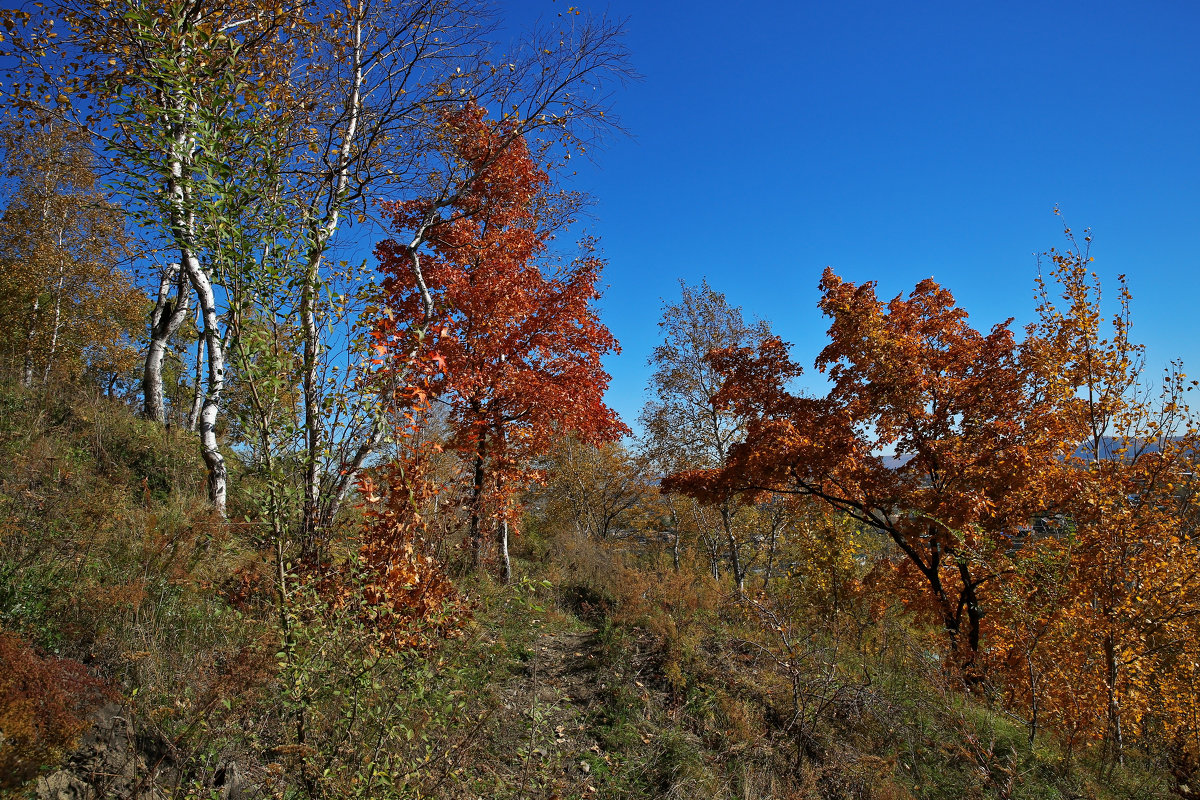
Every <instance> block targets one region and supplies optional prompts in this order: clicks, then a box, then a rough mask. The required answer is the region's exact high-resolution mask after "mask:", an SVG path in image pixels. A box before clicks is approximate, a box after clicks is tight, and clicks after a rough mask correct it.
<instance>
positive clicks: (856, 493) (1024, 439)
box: [666, 270, 1075, 667]
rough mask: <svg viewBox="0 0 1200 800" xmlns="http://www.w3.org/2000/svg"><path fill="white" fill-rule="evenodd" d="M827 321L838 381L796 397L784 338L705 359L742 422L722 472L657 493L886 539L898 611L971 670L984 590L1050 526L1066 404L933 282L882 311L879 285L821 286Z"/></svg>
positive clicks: (1010, 339)
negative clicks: (786, 514) (899, 558)
mask: <svg viewBox="0 0 1200 800" xmlns="http://www.w3.org/2000/svg"><path fill="white" fill-rule="evenodd" d="M821 289H822V292H823V297H822V299H821V302H820V306H821V309H822V310H823V311H824V312H825V313H826V315H828V316H829V317H830V318H831V319H832V324H831V326H830V328H829V336H830V343H829V344H828V345H827V346H826V347H825V349H824V350H823V351H822V352H821V354H820V356H819V357H818V359H817V366H818V368H819V369H821V370H822V371H827V372H828V373H829V376H830V378H831V380H832V382H833V387H832V389H831V390H830V392H829V394H828V395H827V396H826V397H823V398H812V397H804V396H798V395H795V394H793V393H791V392H790V391H788V389H787V382H788V381H789V380H790V379H791V378H792V377H794V376H796V375H798V374H799V373H800V368H799V366H798V365H796V364H795V363H794V362H793V361H792V360H791V359H790V357H789V356H788V353H787V346H786V345H785V344H784V343H783V342H782V341H780V340H779V339H778V338H773V339H769V340H766V341H764V342H763V343H762V344H761V345H760V346H759V347H757V348H754V349H750V348H739V349H727V350H724V351H719V352H717V353H714V354H713V360H714V363H715V364H716V365H717V366H718V368H719V369H720V370H721V371H722V372H724V373H725V375H726V381H725V384H724V387H723V389H722V393H721V398H720V399H721V401H722V402H724V403H727V404H729V405H730V406H731V407H733V408H734V409H735V410H737V411H738V412H739V413H741V414H744V415H745V416H746V417H747V418H748V419H749V420H750V421H749V423H748V424H747V434H746V439H745V441H744V442H742V443H740V444H737V445H734V446H733V447H731V448H730V452H729V456H728V458H727V459H726V462H725V464H724V465H723V466H722V467H721V468H719V469H711V470H699V471H691V472H683V473H680V474H677V475H674V476H672V477H671V478H669V479H668V481H667V482H666V485H667V486H668V487H669V488H673V489H678V490H681V491H684V492H688V493H691V494H693V495H695V496H698V497H702V498H718V497H720V496H721V494H722V493H723V492H726V491H729V490H730V489H736V490H740V491H743V492H750V493H755V492H760V493H761V492H776V493H783V494H797V495H807V496H810V497H813V498H817V499H819V500H822V501H824V502H826V503H828V504H829V505H831V506H833V507H834V508H837V509H839V510H841V511H843V512H845V513H847V514H848V515H850V516H851V517H852V518H854V519H855V520H857V521H858V522H859V523H861V524H863V525H865V526H867V527H869V528H871V529H874V530H876V531H878V532H880V533H882V534H884V535H886V536H887V537H889V538H890V539H891V540H892V541H893V542H894V543H895V544H896V546H897V547H898V548H899V549H900V551H901V552H902V553H903V554H904V560H903V562H901V563H900V564H899V565H898V567H897V569H898V571H899V572H900V577H901V579H902V580H901V585H903V586H907V587H918V588H919V591H917V592H913V593H912V594H911V596H910V597H908V598H907V599H908V600H909V601H911V602H912V603H913V604H914V605H915V606H916V607H917V608H919V609H920V610H921V611H923V612H926V613H929V614H931V615H932V616H933V617H934V618H935V619H936V620H937V621H938V622H939V623H940V624H941V625H942V626H943V627H944V628H945V630H946V631H947V633H948V634H949V637H950V640H951V643H952V645H953V647H954V649H955V651H956V652H957V654H958V655H959V657H960V658H961V660H962V663H963V664H964V666H971V667H973V665H974V663H975V661H976V656H977V654H978V651H979V648H980V636H981V627H982V621H983V617H984V612H985V606H984V602H983V600H982V597H981V589H982V587H984V586H985V584H987V583H988V582H990V581H992V580H994V579H995V578H996V577H997V576H999V575H1000V574H1002V573H1003V572H1004V571H1005V570H1006V569H1007V564H1008V561H1009V557H1008V555H1007V553H1008V552H1009V551H1010V550H1011V549H1012V548H1013V547H1014V545H1015V544H1016V543H1017V542H1018V541H1019V540H1020V538H1021V537H1022V532H1024V531H1027V530H1028V529H1029V525H1030V521H1031V520H1033V519H1035V518H1037V517H1039V516H1043V515H1045V514H1047V513H1048V512H1049V509H1048V508H1047V504H1046V502H1045V498H1046V497H1047V496H1049V494H1048V493H1047V491H1046V490H1047V487H1048V486H1049V485H1050V484H1051V483H1053V482H1054V481H1056V480H1058V479H1059V476H1060V473H1061V470H1060V469H1059V465H1060V464H1061V462H1062V459H1063V458H1064V457H1065V456H1066V455H1069V454H1070V452H1071V451H1072V450H1073V449H1074V446H1075V445H1074V444H1073V443H1071V442H1070V440H1071V436H1070V435H1069V431H1068V430H1067V429H1066V427H1065V423H1062V422H1059V421H1057V420H1059V419H1060V415H1059V414H1058V413H1057V406H1058V405H1059V404H1060V401H1061V399H1062V398H1061V397H1058V396H1047V395H1046V394H1045V393H1043V392H1039V391H1038V390H1037V387H1036V386H1033V385H1031V384H1030V383H1029V382H1028V381H1027V380H1026V377H1027V371H1026V370H1025V369H1024V368H1023V366H1022V353H1023V349H1022V347H1021V346H1020V345H1019V344H1018V343H1017V341H1016V337H1015V336H1014V335H1013V333H1012V331H1011V329H1010V327H1009V323H1007V322H1006V323H1002V324H999V325H997V326H995V327H994V328H992V330H991V331H989V332H987V333H981V332H979V331H977V330H976V329H974V328H972V327H971V326H970V325H969V324H968V322H967V315H966V312H965V311H963V310H962V309H961V308H958V307H957V306H956V305H955V303H954V299H953V297H952V296H951V294H950V293H949V292H948V291H946V290H945V289H943V288H942V287H940V286H938V285H937V284H936V283H934V282H933V281H932V280H925V281H922V282H921V283H920V284H918V285H917V287H916V289H915V290H914V291H913V292H912V293H911V294H910V295H909V296H908V297H907V298H904V297H896V298H895V299H893V300H891V301H890V302H886V303H885V302H883V301H881V300H879V299H878V298H877V297H876V296H875V288H874V284H872V283H867V284H863V285H861V286H855V285H854V284H851V283H847V282H844V281H843V280H841V279H840V278H839V277H838V276H837V275H835V274H834V273H833V272H832V270H826V272H825V274H824V276H823V277H822V279H821Z"/></svg>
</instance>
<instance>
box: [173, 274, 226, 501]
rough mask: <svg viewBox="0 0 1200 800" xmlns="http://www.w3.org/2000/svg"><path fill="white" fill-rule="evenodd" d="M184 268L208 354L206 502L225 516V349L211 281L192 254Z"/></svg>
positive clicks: (203, 426) (203, 431) (203, 439)
mask: <svg viewBox="0 0 1200 800" xmlns="http://www.w3.org/2000/svg"><path fill="white" fill-rule="evenodd" d="M184 266H185V268H186V269H187V276H188V280H189V281H191V284H192V288H193V289H195V290H196V295H197V297H198V298H199V302H200V312H201V313H202V314H203V317H204V345H205V350H206V352H207V355H208V390H207V391H206V392H205V394H204V404H203V405H202V406H201V408H200V423H199V426H198V427H199V431H200V448H201V453H202V455H203V456H204V464H205V466H207V467H208V499H209V500H211V501H212V504H213V506H215V507H216V509H217V513H218V514H220V515H221V517H222V518H224V517H225V500H226V495H227V493H228V483H229V475H228V472H227V471H226V469H225V456H223V455H221V449H220V447H219V443H218V442H217V414H218V413H219V412H220V409H221V393H222V392H223V391H224V389H225V350H224V347H223V346H222V343H221V332H220V320H219V319H218V318H217V302H216V297H215V296H214V294H213V285H212V281H211V280H209V277H208V274H207V273H206V272H204V270H203V268H202V267H201V266H200V262H199V260H197V259H196V257H195V255H193V254H191V253H186V254H185V257H184Z"/></svg>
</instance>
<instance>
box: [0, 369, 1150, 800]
mask: <svg viewBox="0 0 1200 800" xmlns="http://www.w3.org/2000/svg"><path fill="white" fill-rule="evenodd" d="M231 462H233V463H234V464H235V466H236V456H235V454H231ZM203 480H204V476H203V473H202V468H201V465H200V463H199V459H198V458H197V454H196V452H195V447H194V443H193V442H192V441H191V440H190V439H189V438H187V436H186V435H184V434H175V433H171V432H167V431H163V430H162V429H161V428H159V427H158V426H156V425H152V424H149V423H146V422H144V421H142V420H139V419H137V418H136V417H135V416H134V415H132V414H131V413H129V411H128V410H127V409H125V408H124V407H122V406H120V405H119V404H116V403H111V402H110V401H107V400H104V399H102V398H97V397H91V396H86V395H83V396H61V397H60V396H50V395H45V394H38V393H33V392H26V391H24V390H20V389H16V388H13V387H11V386H5V387H0V629H3V632H5V633H6V634H8V635H12V636H15V637H19V639H20V641H21V642H23V643H24V645H23V646H24V647H27V648H30V650H31V651H34V652H36V653H38V654H40V655H39V656H38V658H43V659H50V658H52V657H53V658H62V659H70V660H73V661H74V662H78V663H80V664H82V665H84V666H85V667H86V669H87V671H88V672H89V673H90V674H91V675H93V676H95V677H96V678H98V679H99V680H100V681H102V682H103V684H104V685H105V686H106V687H108V689H109V691H110V692H111V696H112V697H115V698H116V699H117V700H118V701H119V703H120V704H121V707H122V708H123V709H124V710H125V712H126V713H128V714H129V715H130V717H131V718H132V719H134V720H135V725H136V728H137V730H138V732H139V736H140V737H141V738H142V739H143V740H146V741H157V742H160V743H165V745H164V747H165V749H166V750H168V751H169V752H170V759H169V764H168V766H169V769H164V770H162V771H161V774H160V775H159V777H158V779H157V780H158V781H160V784H161V785H163V786H169V791H171V792H173V793H174V796H176V797H195V798H200V797H209V796H211V794H212V793H213V792H214V791H217V792H218V793H219V791H220V787H219V786H218V785H217V784H218V781H219V780H223V779H224V778H223V777H222V776H227V775H228V774H230V771H231V767H230V765H231V764H232V765H236V766H237V771H238V773H239V774H240V775H241V776H242V778H243V780H244V784H245V785H246V786H248V787H251V789H248V790H247V791H251V794H250V796H261V797H279V798H284V797H303V796H306V795H309V794H312V795H313V796H318V797H372V798H417V797H423V798H448V799H449V798H468V797H469V798H477V797H489V798H492V797H494V798H513V799H514V800H515V798H544V799H545V800H551V798H559V799H560V800H561V799H563V798H579V799H580V800H583V799H584V798H596V797H599V798H614V799H619V798H630V799H631V800H632V799H633V798H647V799H648V798H694V797H703V798H729V800H733V798H739V800H755V799H758V798H762V799H763V800H765V799H766V798H862V800H867V799H868V798H877V799H878V800H901V799H905V800H912V799H913V798H922V800H925V799H928V800H943V799H944V800H972V799H973V798H1014V799H1015V798H1028V799H1029V800H1033V799H1034V798H1039V799H1041V798H1045V800H1050V799H1051V798H1056V799H1058V798H1061V799H1062V800H1067V799H1068V798H1100V799H1101V800H1116V799H1117V798H1167V797H1170V796H1171V794H1170V792H1169V789H1168V782H1167V780H1166V778H1165V776H1164V774H1163V770H1162V769H1161V768H1160V767H1158V766H1157V763H1156V761H1155V757H1154V755H1153V754H1148V753H1136V752H1135V753H1131V754H1130V758H1129V759H1128V760H1127V763H1126V765H1125V766H1123V767H1118V768H1114V767H1112V766H1111V765H1104V764H1101V763H1100V762H1099V761H1097V760H1096V759H1095V757H1094V754H1093V753H1091V752H1090V751H1083V752H1076V753H1075V754H1073V755H1072V754H1068V752H1067V751H1066V750H1065V749H1064V748H1063V747H1062V746H1061V744H1059V743H1057V742H1056V741H1054V740H1053V739H1051V738H1049V737H1047V736H1041V737H1039V739H1038V740H1037V741H1036V742H1035V743H1033V744H1032V745H1031V744H1030V742H1029V740H1028V735H1027V731H1026V729H1025V727H1024V726H1023V724H1022V723H1021V722H1020V721H1019V720H1015V719H1013V718H1011V717H1008V716H1006V715H1005V714H1004V713H1003V712H1002V711H1001V710H1000V709H998V708H994V707H990V706H989V705H988V704H987V703H986V702H983V701H981V700H979V699H976V698H973V697H971V696H969V695H967V694H965V693H963V692H962V691H961V690H960V689H959V688H958V687H957V686H955V685H954V683H953V681H952V680H950V679H949V678H948V677H947V676H946V675H944V674H942V672H941V671H940V668H939V667H938V666H937V663H936V659H933V660H931V659H930V657H929V653H930V649H929V644H928V642H929V640H928V639H927V638H926V637H925V636H924V635H923V634H922V632H921V631H920V630H919V629H918V628H916V627H914V626H913V625H912V623H911V622H910V621H908V620H906V619H904V618H902V617H901V616H899V615H896V614H888V615H884V616H883V617H882V618H874V617H872V616H871V615H870V614H868V613H867V612H866V610H865V609H863V608H858V607H856V606H855V605H854V604H853V603H847V604H846V607H845V608H844V609H843V610H842V611H841V612H840V613H839V614H838V615H836V616H834V617H833V618H830V616H829V615H828V614H822V613H818V611H819V610H818V609H815V608H811V607H808V606H805V605H804V603H803V602H800V601H796V602H794V603H793V604H792V605H791V606H790V607H788V608H787V610H786V615H785V616H786V619H787V620H788V625H789V626H790V631H791V633H792V634H793V636H792V638H791V639H790V641H791V642H792V644H791V645H789V646H785V645H784V644H783V640H782V639H781V636H780V631H777V630H773V629H771V628H770V627H769V626H765V625H764V624H763V623H762V618H761V615H758V616H756V613H755V612H754V611H753V609H751V608H749V607H747V606H746V605H745V604H743V603H739V602H737V601H736V599H735V598H733V597H731V595H730V593H729V591H728V587H726V586H723V585H721V584H719V583H717V582H714V581H713V580H712V579H711V578H710V577H707V576H706V574H705V571H704V570H703V569H699V568H696V569H692V568H690V567H689V566H688V565H686V564H685V568H684V569H683V570H681V571H679V572H676V571H674V570H673V569H671V568H670V566H669V564H668V562H666V561H664V560H663V559H662V558H661V557H660V555H661V554H656V553H653V552H650V551H638V550H637V549H636V548H632V549H631V548H625V549H621V548H618V547H615V546H609V545H605V544H602V543H596V542H593V541H590V540H587V539H581V538H579V537H576V536H574V535H572V534H569V533H561V532H559V531H556V530H555V529H554V526H553V525H552V524H551V523H550V522H549V521H546V520H536V519H535V520H531V521H530V522H531V523H532V524H527V525H526V526H525V528H526V530H527V534H526V535H525V536H524V537H523V538H522V539H520V540H518V542H517V543H516V547H515V549H514V552H515V555H516V557H517V562H516V566H517V574H518V575H519V576H521V580H519V581H518V582H516V583H515V584H513V585H511V586H502V585H498V584H496V583H494V582H493V581H492V580H491V579H489V578H487V577H486V576H485V577H472V576H467V577H465V578H463V579H462V580H461V581H459V590H460V591H461V592H462V593H463V594H465V595H466V596H467V597H468V598H469V600H470V606H471V616H470V620H469V621H468V622H467V623H466V624H465V625H464V626H463V627H462V629H461V630H460V631H459V633H458V636H457V637H455V638H451V639H449V640H444V641H440V642H438V643H436V644H435V646H433V647H430V648H428V649H421V650H404V651H401V652H386V651H384V650H381V649H380V648H379V646H378V637H376V636H375V635H374V633H373V631H372V629H371V626H370V622H369V620H367V619H363V618H361V617H358V616H355V615H354V614H352V613H347V612H344V611H341V612H339V611H337V610H336V609H334V608H332V607H330V606H328V605H327V604H325V603H324V602H323V601H322V599H321V598H320V597H319V596H317V595H316V594H313V593H311V592H308V590H306V589H304V588H303V587H302V588H301V589H300V590H298V592H297V594H296V595H295V596H294V599H293V601H292V604H291V605H290V606H289V608H288V609H287V613H288V615H290V616H289V619H290V620H291V623H290V624H291V625H292V626H293V631H294V636H293V638H292V640H291V642H290V644H285V640H284V637H283V636H282V634H281V631H280V627H279V615H278V609H277V606H276V601H275V599H274V595H273V589H272V584H271V577H270V576H271V574H272V567H271V563H270V554H269V552H265V551H264V550H263V549H262V547H263V543H262V541H261V536H260V533H259V529H258V528H257V527H256V526H255V525H253V524H229V525H226V524H222V523H220V522H219V521H218V520H216V519H215V518H213V516H212V515H211V514H210V513H209V512H208V511H207V510H206V506H205V503H204V502H203V485H204V484H203ZM235 485H236V484H235ZM233 505H234V506H235V507H239V508H242V509H247V510H248V511H247V513H246V514H245V515H241V516H247V515H249V516H251V517H252V512H251V511H249V510H252V508H253V505H254V504H253V502H252V500H251V499H248V498H244V497H234V498H233ZM764 602H766V601H764ZM39 663H41V662H39ZM45 663H52V662H51V661H45ZM64 663H65V662H64ZM14 702H15V701H14V700H13V698H12V697H0V718H3V717H2V714H3V712H4V709H5V708H6V707H7V708H13V707H15V706H14V705H13V703H14ZM6 703H7V706H6V705H5V704H6ZM74 713H78V714H79V715H82V716H86V715H87V714H88V713H90V709H89V708H86V707H84V706H82V705H81V706H79V707H78V708H76V709H74ZM300 720H303V724H304V739H303V741H302V742H301V741H300V739H299V737H298V733H297V731H298V728H297V725H298V721H300ZM14 746H15V745H14V744H13V743H12V742H11V741H6V742H4V743H0V749H2V748H4V747H14ZM35 749H36V748H35ZM37 752H38V753H39V754H40V755H38V756H37V758H38V759H41V760H40V761H39V764H40V766H41V773H42V774H43V775H44V774H46V773H48V772H49V771H52V770H53V769H55V768H56V767H57V765H58V764H59V763H61V759H62V756H63V754H64V752H65V750H64V749H63V748H62V747H59V748H58V749H55V748H53V747H46V748H42V749H41V750H37ZM34 772H37V770H36V769H35V770H34ZM14 791H15V790H14ZM113 796H119V795H116V794H114V795H113Z"/></svg>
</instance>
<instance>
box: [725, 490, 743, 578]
mask: <svg viewBox="0 0 1200 800" xmlns="http://www.w3.org/2000/svg"><path fill="white" fill-rule="evenodd" d="M721 529H722V530H723V531H724V532H725V542H726V544H727V545H728V547H729V568H730V569H731V570H732V571H733V582H734V584H736V585H737V590H738V594H743V593H745V591H746V576H745V574H744V573H743V572H742V559H741V554H740V553H738V545H737V538H736V537H735V536H734V535H733V514H732V512H731V511H730V508H729V500H725V501H724V502H723V503H721Z"/></svg>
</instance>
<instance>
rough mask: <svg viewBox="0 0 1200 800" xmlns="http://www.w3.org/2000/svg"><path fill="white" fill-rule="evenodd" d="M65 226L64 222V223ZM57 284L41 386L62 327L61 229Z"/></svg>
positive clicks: (63, 272)
mask: <svg viewBox="0 0 1200 800" xmlns="http://www.w3.org/2000/svg"><path fill="white" fill-rule="evenodd" d="M64 227H65V223H64ZM58 250H59V254H58V286H56V287H55V288H54V315H53V319H54V321H53V322H52V323H51V324H50V348H49V350H47V352H46V366H45V368H44V369H43V370H42V386H46V385H47V384H49V383H50V367H51V366H52V365H53V364H54V355H55V353H57V352H58V333H59V331H60V330H61V329H62V293H63V285H64V284H65V283H66V280H67V270H66V267H65V266H64V265H63V263H62V230H61V229H60V231H59V236H58Z"/></svg>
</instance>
